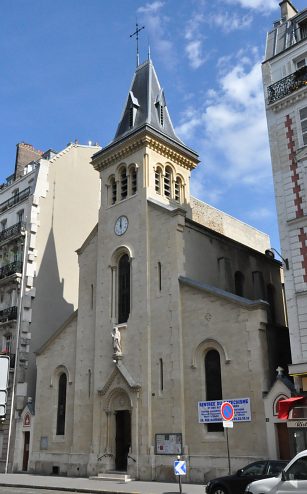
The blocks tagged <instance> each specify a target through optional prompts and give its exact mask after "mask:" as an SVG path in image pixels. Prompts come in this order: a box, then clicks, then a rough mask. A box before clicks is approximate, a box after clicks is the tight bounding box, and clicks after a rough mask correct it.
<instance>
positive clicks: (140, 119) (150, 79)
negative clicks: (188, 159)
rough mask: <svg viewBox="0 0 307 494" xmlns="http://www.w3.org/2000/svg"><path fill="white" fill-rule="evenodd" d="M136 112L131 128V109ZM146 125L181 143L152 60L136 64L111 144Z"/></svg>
mask: <svg viewBox="0 0 307 494" xmlns="http://www.w3.org/2000/svg"><path fill="white" fill-rule="evenodd" d="M131 106H133V107H134V109H135V113H136V115H135V120H134V125H133V126H130V107H131ZM161 106H162V107H163V125H161V123H160V118H159V108H161ZM145 125H148V126H150V127H152V128H153V129H154V130H156V131H158V132H159V133H161V134H164V135H165V136H167V137H169V138H171V139H172V140H174V141H176V142H177V143H179V144H181V145H182V144H183V143H182V141H181V140H180V139H179V137H177V135H176V133H175V131H174V127H173V124H172V121H171V118H170V116H169V113H168V110H167V106H166V101H165V96H164V92H163V89H162V88H161V86H160V83H159V80H158V77H157V74H156V71H155V69H154V66H153V63H152V61H151V60H147V61H146V62H144V63H143V64H141V65H139V66H138V67H137V69H136V71H135V74H134V77H133V80H132V84H131V87H130V90H129V94H128V98H127V101H126V104H125V107H124V111H123V114H122V117H121V120H120V122H119V124H118V128H117V131H116V134H115V137H114V140H113V142H115V141H117V140H120V139H121V138H123V137H126V136H128V135H129V134H130V133H134V132H135V131H137V130H139V129H141V128H142V127H144V126H145Z"/></svg>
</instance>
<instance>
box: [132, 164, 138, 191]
mask: <svg viewBox="0 0 307 494" xmlns="http://www.w3.org/2000/svg"><path fill="white" fill-rule="evenodd" d="M136 191H137V171H136V167H133V168H132V170H131V194H132V195H133V196H134V195H135V194H136Z"/></svg>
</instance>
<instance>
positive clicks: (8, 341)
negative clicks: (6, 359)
mask: <svg viewBox="0 0 307 494" xmlns="http://www.w3.org/2000/svg"><path fill="white" fill-rule="evenodd" d="M2 352H4V353H7V354H10V353H12V335H11V334H6V335H5V336H4V337H3V344H2Z"/></svg>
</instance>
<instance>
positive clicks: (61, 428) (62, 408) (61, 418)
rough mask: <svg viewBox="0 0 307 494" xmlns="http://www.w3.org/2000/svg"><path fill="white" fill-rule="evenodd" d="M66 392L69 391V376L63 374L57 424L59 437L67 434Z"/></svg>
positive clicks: (59, 391) (59, 393) (60, 381)
mask: <svg viewBox="0 0 307 494" xmlns="http://www.w3.org/2000/svg"><path fill="white" fill-rule="evenodd" d="M66 390H67V376H66V374H65V373H63V374H61V375H60V377H59V389H58V412H57V423H56V434H57V436H64V434H65V415H66Z"/></svg>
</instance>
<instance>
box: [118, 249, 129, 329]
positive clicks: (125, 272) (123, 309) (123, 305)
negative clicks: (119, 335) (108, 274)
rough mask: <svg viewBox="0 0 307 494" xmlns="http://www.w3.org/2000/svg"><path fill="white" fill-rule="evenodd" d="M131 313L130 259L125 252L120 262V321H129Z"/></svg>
mask: <svg viewBox="0 0 307 494" xmlns="http://www.w3.org/2000/svg"><path fill="white" fill-rule="evenodd" d="M129 314H130V261H129V257H128V255H127V254H124V255H123V256H122V257H121V258H120V260H119V263H118V323H119V324H121V323H124V322H127V320H128V317H129Z"/></svg>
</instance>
